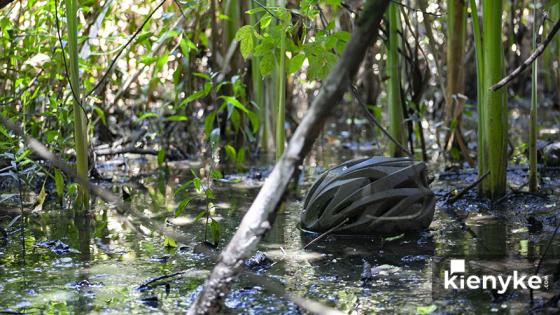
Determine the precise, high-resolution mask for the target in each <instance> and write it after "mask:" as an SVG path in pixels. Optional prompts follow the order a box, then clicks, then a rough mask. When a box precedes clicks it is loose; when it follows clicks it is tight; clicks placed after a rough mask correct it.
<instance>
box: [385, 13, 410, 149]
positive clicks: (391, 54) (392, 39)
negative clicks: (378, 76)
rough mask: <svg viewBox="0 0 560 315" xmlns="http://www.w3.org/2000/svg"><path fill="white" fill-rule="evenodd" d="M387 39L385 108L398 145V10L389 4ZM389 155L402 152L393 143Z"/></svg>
mask: <svg viewBox="0 0 560 315" xmlns="http://www.w3.org/2000/svg"><path fill="white" fill-rule="evenodd" d="M387 17H388V19H389V38H388V41H387V42H388V44H387V76H388V77H389V80H388V81H387V107H388V114H389V133H390V134H391V136H392V137H393V138H394V139H395V140H396V141H398V142H399V143H401V144H403V145H405V144H406V136H405V132H406V129H405V125H404V115H403V102H402V98H401V93H400V91H401V83H400V75H399V41H398V32H399V10H398V7H397V4H396V3H391V4H389V9H388V10H387ZM389 154H391V155H392V156H401V155H402V154H403V152H401V149H400V148H399V147H398V146H397V145H396V144H394V143H393V142H390V143H389Z"/></svg>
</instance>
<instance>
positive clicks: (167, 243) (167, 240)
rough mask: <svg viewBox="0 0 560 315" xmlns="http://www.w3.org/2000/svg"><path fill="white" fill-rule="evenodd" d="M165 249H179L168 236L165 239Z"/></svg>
mask: <svg viewBox="0 0 560 315" xmlns="http://www.w3.org/2000/svg"><path fill="white" fill-rule="evenodd" d="M163 247H166V248H175V247H177V243H176V242H175V240H174V239H172V238H171V237H169V236H166V237H165V239H164V240H163Z"/></svg>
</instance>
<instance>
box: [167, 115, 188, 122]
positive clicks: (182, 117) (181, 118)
mask: <svg viewBox="0 0 560 315" xmlns="http://www.w3.org/2000/svg"><path fill="white" fill-rule="evenodd" d="M165 120H167V121H186V120H188V118H187V116H185V115H172V116H168V117H166V118H165Z"/></svg>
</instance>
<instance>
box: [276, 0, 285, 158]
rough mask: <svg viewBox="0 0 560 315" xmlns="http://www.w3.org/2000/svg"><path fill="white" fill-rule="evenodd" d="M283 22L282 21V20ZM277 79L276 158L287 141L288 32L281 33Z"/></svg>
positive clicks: (283, 6)
mask: <svg viewBox="0 0 560 315" xmlns="http://www.w3.org/2000/svg"><path fill="white" fill-rule="evenodd" d="M278 6H279V7H280V8H282V9H284V8H285V6H286V0H278ZM280 23H282V22H280ZM274 75H275V77H276V78H275V81H276V89H277V90H276V160H279V159H280V157H281V156H282V153H284V143H285V141H286V129H285V127H284V123H285V119H286V113H285V112H286V33H284V32H282V33H281V34H280V56H279V60H278V62H277V65H276V71H275V73H274Z"/></svg>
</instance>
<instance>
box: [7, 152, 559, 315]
mask: <svg viewBox="0 0 560 315" xmlns="http://www.w3.org/2000/svg"><path fill="white" fill-rule="evenodd" d="M329 150H330V148H329V146H325V147H324V149H323V151H320V152H321V153H316V154H313V155H312V156H311V157H310V159H309V160H308V162H307V166H306V168H305V171H304V177H303V178H304V181H303V186H302V187H300V188H298V189H297V190H295V191H292V192H291V195H290V198H289V199H288V200H287V202H286V204H285V205H284V206H283V208H282V210H281V211H280V212H279V213H278V215H277V218H276V221H275V224H274V225H273V227H272V230H271V231H270V232H269V233H268V234H267V236H266V237H265V239H264V241H263V242H262V244H261V245H260V250H261V251H263V252H265V253H266V255H267V256H269V257H270V258H271V259H272V260H273V261H274V263H273V264H272V266H271V267H270V268H269V269H268V271H266V272H265V273H264V274H265V275H267V276H268V277H270V278H271V279H272V280H271V281H276V282H278V283H281V284H282V285H284V286H285V287H286V289H287V290H288V291H289V292H292V293H293V294H297V295H301V296H304V297H308V298H312V299H316V300H319V301H322V302H324V303H326V304H329V305H332V306H334V307H336V308H338V309H340V310H343V311H346V312H353V311H355V312H358V313H369V312H381V313H392V312H404V313H414V312H415V311H416V307H417V306H424V305H430V304H435V305H437V307H438V310H439V311H442V312H452V313H454V312H481V313H486V312H489V311H490V310H491V308H493V307H498V308H500V307H502V304H503V305H506V306H507V308H508V310H510V309H512V308H514V309H515V310H516V311H525V310H526V309H527V306H528V304H527V299H526V297H524V296H523V295H514V296H512V297H509V298H508V299H506V300H503V301H502V300H501V301H499V303H498V302H495V301H497V300H496V299H495V298H496V297H494V296H493V295H492V294H491V293H489V292H480V293H479V294H477V295H474V296H472V297H465V296H462V295H455V296H445V297H441V298H437V299H435V300H433V299H432V288H431V283H432V273H434V272H435V273H439V272H441V271H442V270H443V269H437V268H436V269H434V268H433V261H434V259H436V258H438V257H464V258H466V259H469V260H472V261H479V262H481V265H482V266H481V268H482V267H490V268H492V269H498V270H510V269H515V268H521V269H527V270H529V269H530V268H533V266H534V264H535V262H536V260H537V259H538V257H540V255H541V254H542V252H543V250H544V248H545V246H546V244H547V240H548V239H549V237H550V235H551V233H552V230H551V229H550V228H548V227H550V224H548V225H545V227H544V228H542V230H541V231H537V232H534V231H533V232H531V231H529V229H528V227H527V221H526V215H525V213H526V211H527V210H523V209H522V210H518V209H517V208H515V206H516V205H515V204H512V205H508V206H507V207H510V209H506V210H507V211H509V212H508V213H509V214H510V215H501V214H500V213H486V214H484V215H482V216H479V215H475V213H476V212H468V211H464V215H465V222H466V224H467V226H468V228H469V229H471V230H472V232H474V236H473V234H471V233H469V231H467V230H465V229H463V228H462V227H461V225H460V224H458V223H457V222H456V221H455V220H454V219H453V218H451V217H450V216H449V215H448V214H447V213H446V212H445V211H436V217H435V220H434V223H433V224H432V226H431V229H430V231H426V232H424V233H420V234H414V235H404V236H402V237H399V238H396V239H391V240H383V239H381V238H375V237H368V238H360V237H352V238H350V237H344V236H330V237H327V238H325V239H324V240H321V241H319V242H317V243H315V244H313V245H312V246H310V247H309V248H308V249H306V250H303V249H302V248H303V247H304V246H305V245H306V244H307V243H308V242H310V241H311V240H312V239H313V237H314V236H313V235H310V234H308V233H304V232H302V231H301V230H300V229H299V228H298V221H299V214H300V211H301V200H302V198H303V196H304V194H305V191H306V188H307V187H308V186H309V184H310V182H311V181H312V180H313V179H314V176H316V175H317V174H318V173H320V171H319V170H318V169H317V168H316V167H314V165H315V164H319V165H323V166H325V167H326V166H329V164H334V163H337V162H338V159H340V157H336V158H335V157H333V155H331V154H329V153H328V152H329ZM353 154H354V153H349V156H347V157H348V158H350V157H352V155H353ZM321 156H322V157H321ZM343 158H344V159H345V158H346V157H343ZM321 159H324V161H323V160H321ZM171 167H173V166H171ZM191 176H192V175H190V171H189V170H177V171H172V172H170V175H169V176H165V174H160V173H159V172H156V173H154V174H153V175H152V176H144V177H140V178H137V180H136V181H130V182H127V185H128V186H129V188H130V190H129V191H130V201H129V202H130V204H131V205H132V207H133V208H134V209H136V210H137V212H139V213H142V215H143V216H141V217H139V216H137V215H135V214H134V213H119V212H118V211H116V210H115V209H112V208H111V207H107V206H105V205H103V204H102V203H99V204H96V206H95V208H94V209H92V210H91V212H90V213H88V214H87V215H83V214H78V213H73V212H72V211H70V210H62V209H60V207H59V206H58V205H50V208H49V205H47V206H46V210H45V211H43V212H40V213H35V214H32V215H31V214H30V215H29V216H28V218H27V220H26V221H25V222H26V229H25V235H26V238H25V247H26V254H25V255H23V248H22V244H21V242H20V241H19V239H18V237H17V236H14V235H12V237H11V239H10V242H9V243H8V246H7V247H5V248H0V265H1V266H2V268H0V305H2V307H3V309H5V310H14V311H20V312H30V313H33V312H35V313H38V312H49V311H51V310H52V311H56V312H61V311H63V310H67V311H69V312H92V311H96V312H114V313H122V312H125V311H126V312H183V311H184V310H185V309H186V308H187V307H188V305H189V301H190V300H192V294H193V292H195V290H196V289H197V288H198V286H199V285H200V284H201V283H202V281H203V277H201V276H198V277H190V276H184V277H176V278H172V279H170V280H168V281H166V282H165V283H163V284H162V285H160V286H156V287H154V288H153V289H150V290H148V291H142V292H139V291H137V290H135V288H137V287H138V286H139V285H140V284H142V283H144V282H145V281H147V280H149V279H152V278H154V277H158V276H161V275H165V274H169V273H172V272H175V271H179V270H210V268H211V267H212V266H213V259H214V258H213V257H211V256H209V255H205V254H201V253H200V251H197V250H195V248H197V246H199V244H200V243H201V242H202V241H203V240H204V224H203V222H201V221H198V222H195V220H194V218H195V217H196V216H197V215H198V213H200V211H201V209H204V208H205V206H206V204H205V200H204V199H203V198H201V197H200V196H195V199H194V200H193V201H192V202H191V204H190V205H189V207H188V208H187V209H186V210H185V212H184V213H183V214H182V215H181V216H180V217H179V218H174V215H173V211H174V208H175V206H176V204H177V203H178V202H179V201H180V200H181V199H182V198H185V196H188V195H189V192H185V193H182V194H177V195H175V194H174V191H175V189H176V188H177V186H178V185H180V184H181V183H184V182H185V181H186V180H188V179H189V178H190V177H191ZM241 178H243V179H244V180H243V181H242V182H239V183H235V182H228V183H221V182H216V183H215V186H214V190H215V195H216V200H215V201H214V204H215V205H216V210H215V213H214V217H215V219H216V220H217V221H219V222H220V224H221V232H222V242H221V246H223V245H224V244H225V242H226V241H227V240H229V238H230V237H231V235H232V234H233V233H234V231H235V229H236V227H237V224H238V222H239V220H240V219H241V217H242V216H243V214H244V212H245V211H246V210H247V209H248V207H249V205H250V203H251V201H252V199H253V197H254V196H255V194H256V193H257V191H258V185H259V184H260V183H261V182H260V181H259V180H255V179H253V178H252V177H249V176H246V177H241ZM435 186H436V187H446V186H447V183H446V182H439V183H436V184H435ZM120 188H122V183H120V182H119V181H116V185H115V189H117V190H118V189H120ZM118 191H119V192H120V190H118ZM554 202H555V200H550V201H547V202H545V203H541V204H540V205H538V206H535V209H532V211H533V212H534V214H533V215H534V216H537V215H538V214H539V211H541V212H542V213H544V215H545V217H546V216H548V217H549V218H550V222H555V216H554V211H553V210H551V208H550V207H548V205H550V204H553V203H554ZM507 207H506V208H507ZM538 207H540V208H538ZM457 211H459V212H460V211H463V210H462V209H457ZM542 213H541V214H542ZM539 218H540V216H539ZM6 221H8V220H7V219H2V221H0V223H1V224H2V225H3V226H5V225H6V224H5V223H6ZM545 223H546V222H545ZM164 232H168V233H172V235H174V237H175V236H176V241H177V247H176V248H165V247H163V241H164ZM15 235H17V234H15ZM56 240H58V241H61V242H62V243H64V244H66V245H68V246H69V248H71V249H73V250H75V251H68V252H67V253H64V254H57V253H54V252H53V251H51V250H49V249H48V248H45V247H41V246H38V245H37V244H38V243H39V242H45V241H56ZM559 254H560V243H559V242H557V241H555V242H554V243H553V244H552V246H551V249H550V254H549V255H550V257H558V255H559ZM24 257H25V264H23V265H22V264H21V261H22V259H23V258H24ZM484 264H486V266H484ZM555 267H556V266H555V264H554V260H548V261H545V264H544V266H543V268H544V269H545V270H553V269H554V268H555ZM365 269H369V272H370V275H369V276H368V277H366V278H367V279H364V275H363V274H364V270H365ZM189 297H190V299H189ZM55 301H56V302H55ZM146 301H152V302H153V301H157V303H152V304H150V303H145V302H146ZM226 305H227V307H228V309H227V310H226V312H231V313H236V312H241V311H244V312H251V311H253V312H259V311H262V312H264V310H266V312H267V313H283V312H285V313H296V312H297V308H296V307H295V306H294V305H293V304H292V303H290V302H289V301H285V300H283V299H279V298H277V297H275V296H271V295H270V294H269V293H267V292H266V291H265V290H264V289H263V288H260V287H258V286H255V284H254V283H251V282H250V281H249V280H247V279H244V278H243V277H241V279H240V281H239V282H237V283H236V285H235V286H234V288H233V291H232V293H231V295H230V296H229V297H228V302H227V303H226Z"/></svg>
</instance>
